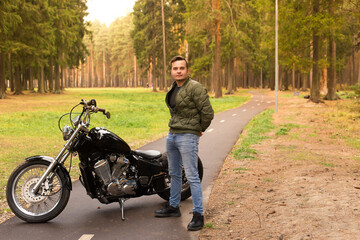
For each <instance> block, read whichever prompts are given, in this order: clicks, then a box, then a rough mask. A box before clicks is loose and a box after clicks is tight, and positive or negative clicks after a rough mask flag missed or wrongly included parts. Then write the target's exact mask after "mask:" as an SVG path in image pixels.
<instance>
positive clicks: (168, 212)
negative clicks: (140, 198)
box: [155, 204, 181, 217]
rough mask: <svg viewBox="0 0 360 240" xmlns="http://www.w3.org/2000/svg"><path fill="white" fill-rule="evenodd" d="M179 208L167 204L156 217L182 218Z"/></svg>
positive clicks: (158, 211) (156, 212)
mask: <svg viewBox="0 0 360 240" xmlns="http://www.w3.org/2000/svg"><path fill="white" fill-rule="evenodd" d="M180 216H181V212H180V208H179V207H173V206H170V205H169V204H167V205H166V206H165V207H164V208H162V209H159V210H156V211H155V217H180Z"/></svg>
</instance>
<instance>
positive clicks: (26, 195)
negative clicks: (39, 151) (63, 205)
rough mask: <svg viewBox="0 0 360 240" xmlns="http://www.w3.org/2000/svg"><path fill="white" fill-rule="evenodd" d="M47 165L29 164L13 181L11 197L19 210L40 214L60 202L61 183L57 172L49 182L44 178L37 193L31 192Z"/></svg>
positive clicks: (33, 214)
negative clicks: (44, 180)
mask: <svg viewBox="0 0 360 240" xmlns="http://www.w3.org/2000/svg"><path fill="white" fill-rule="evenodd" d="M46 168H47V166H44V165H31V166H29V167H27V168H25V169H23V170H22V171H21V173H20V174H19V175H18V176H17V178H15V181H14V183H13V189H14V191H12V193H13V196H12V197H13V199H14V202H15V204H16V206H17V208H18V209H19V210H21V211H22V212H23V213H25V214H27V215H30V216H41V215H44V214H47V213H48V212H51V211H52V210H53V209H54V208H55V207H56V205H57V204H58V203H59V202H60V198H61V191H62V185H61V181H60V180H59V176H58V174H55V176H54V177H53V179H52V181H51V183H50V182H49V181H48V180H46V182H45V186H42V187H41V188H40V190H39V193H38V194H36V195H35V194H33V193H31V190H32V189H33V187H34V186H35V184H36V183H37V182H38V181H39V179H40V177H41V176H42V174H43V173H44V172H45V170H46Z"/></svg>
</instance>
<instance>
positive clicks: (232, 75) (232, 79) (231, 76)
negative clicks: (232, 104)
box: [226, 57, 235, 94]
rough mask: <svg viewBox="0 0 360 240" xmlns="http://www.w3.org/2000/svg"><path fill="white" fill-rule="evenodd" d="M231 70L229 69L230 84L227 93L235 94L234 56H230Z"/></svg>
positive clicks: (229, 65)
mask: <svg viewBox="0 0 360 240" xmlns="http://www.w3.org/2000/svg"><path fill="white" fill-rule="evenodd" d="M228 67H229V70H228V85H227V92H226V94H233V93H234V90H235V87H234V85H235V84H234V82H235V81H234V58H233V57H230V58H229V64H228Z"/></svg>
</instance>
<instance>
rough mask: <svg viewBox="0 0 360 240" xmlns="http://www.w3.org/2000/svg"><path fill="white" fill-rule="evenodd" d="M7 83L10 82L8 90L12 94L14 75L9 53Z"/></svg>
mask: <svg viewBox="0 0 360 240" xmlns="http://www.w3.org/2000/svg"><path fill="white" fill-rule="evenodd" d="M9 81H10V90H11V91H12V92H14V91H15V83H14V73H13V68H12V59H11V53H9Z"/></svg>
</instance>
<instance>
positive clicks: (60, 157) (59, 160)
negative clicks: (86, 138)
mask: <svg viewBox="0 0 360 240" xmlns="http://www.w3.org/2000/svg"><path fill="white" fill-rule="evenodd" d="M83 128H84V126H83V124H82V123H80V124H79V125H78V127H77V128H76V130H75V131H74V133H73V135H71V137H70V139H69V140H68V141H67V142H66V143H65V145H64V147H63V148H62V149H61V151H60V152H59V154H58V155H57V156H56V158H55V161H53V162H52V163H50V165H49V167H48V168H47V169H46V171H45V172H44V174H43V175H42V176H41V178H40V179H39V181H38V182H37V183H36V184H35V186H34V188H33V189H32V190H31V193H33V194H36V193H37V192H38V191H39V189H40V186H41V184H42V183H43V182H44V181H45V179H46V177H47V176H48V175H49V174H50V172H51V171H52V170H53V169H54V167H55V166H56V165H57V164H58V163H64V162H65V160H66V158H67V157H68V156H69V155H70V151H68V150H69V148H70V145H71V143H72V142H73V141H74V139H75V137H76V135H77V134H78V132H79V131H80V130H81V129H83ZM66 151H68V152H67V153H65V152H66ZM64 153H65V154H64Z"/></svg>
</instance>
